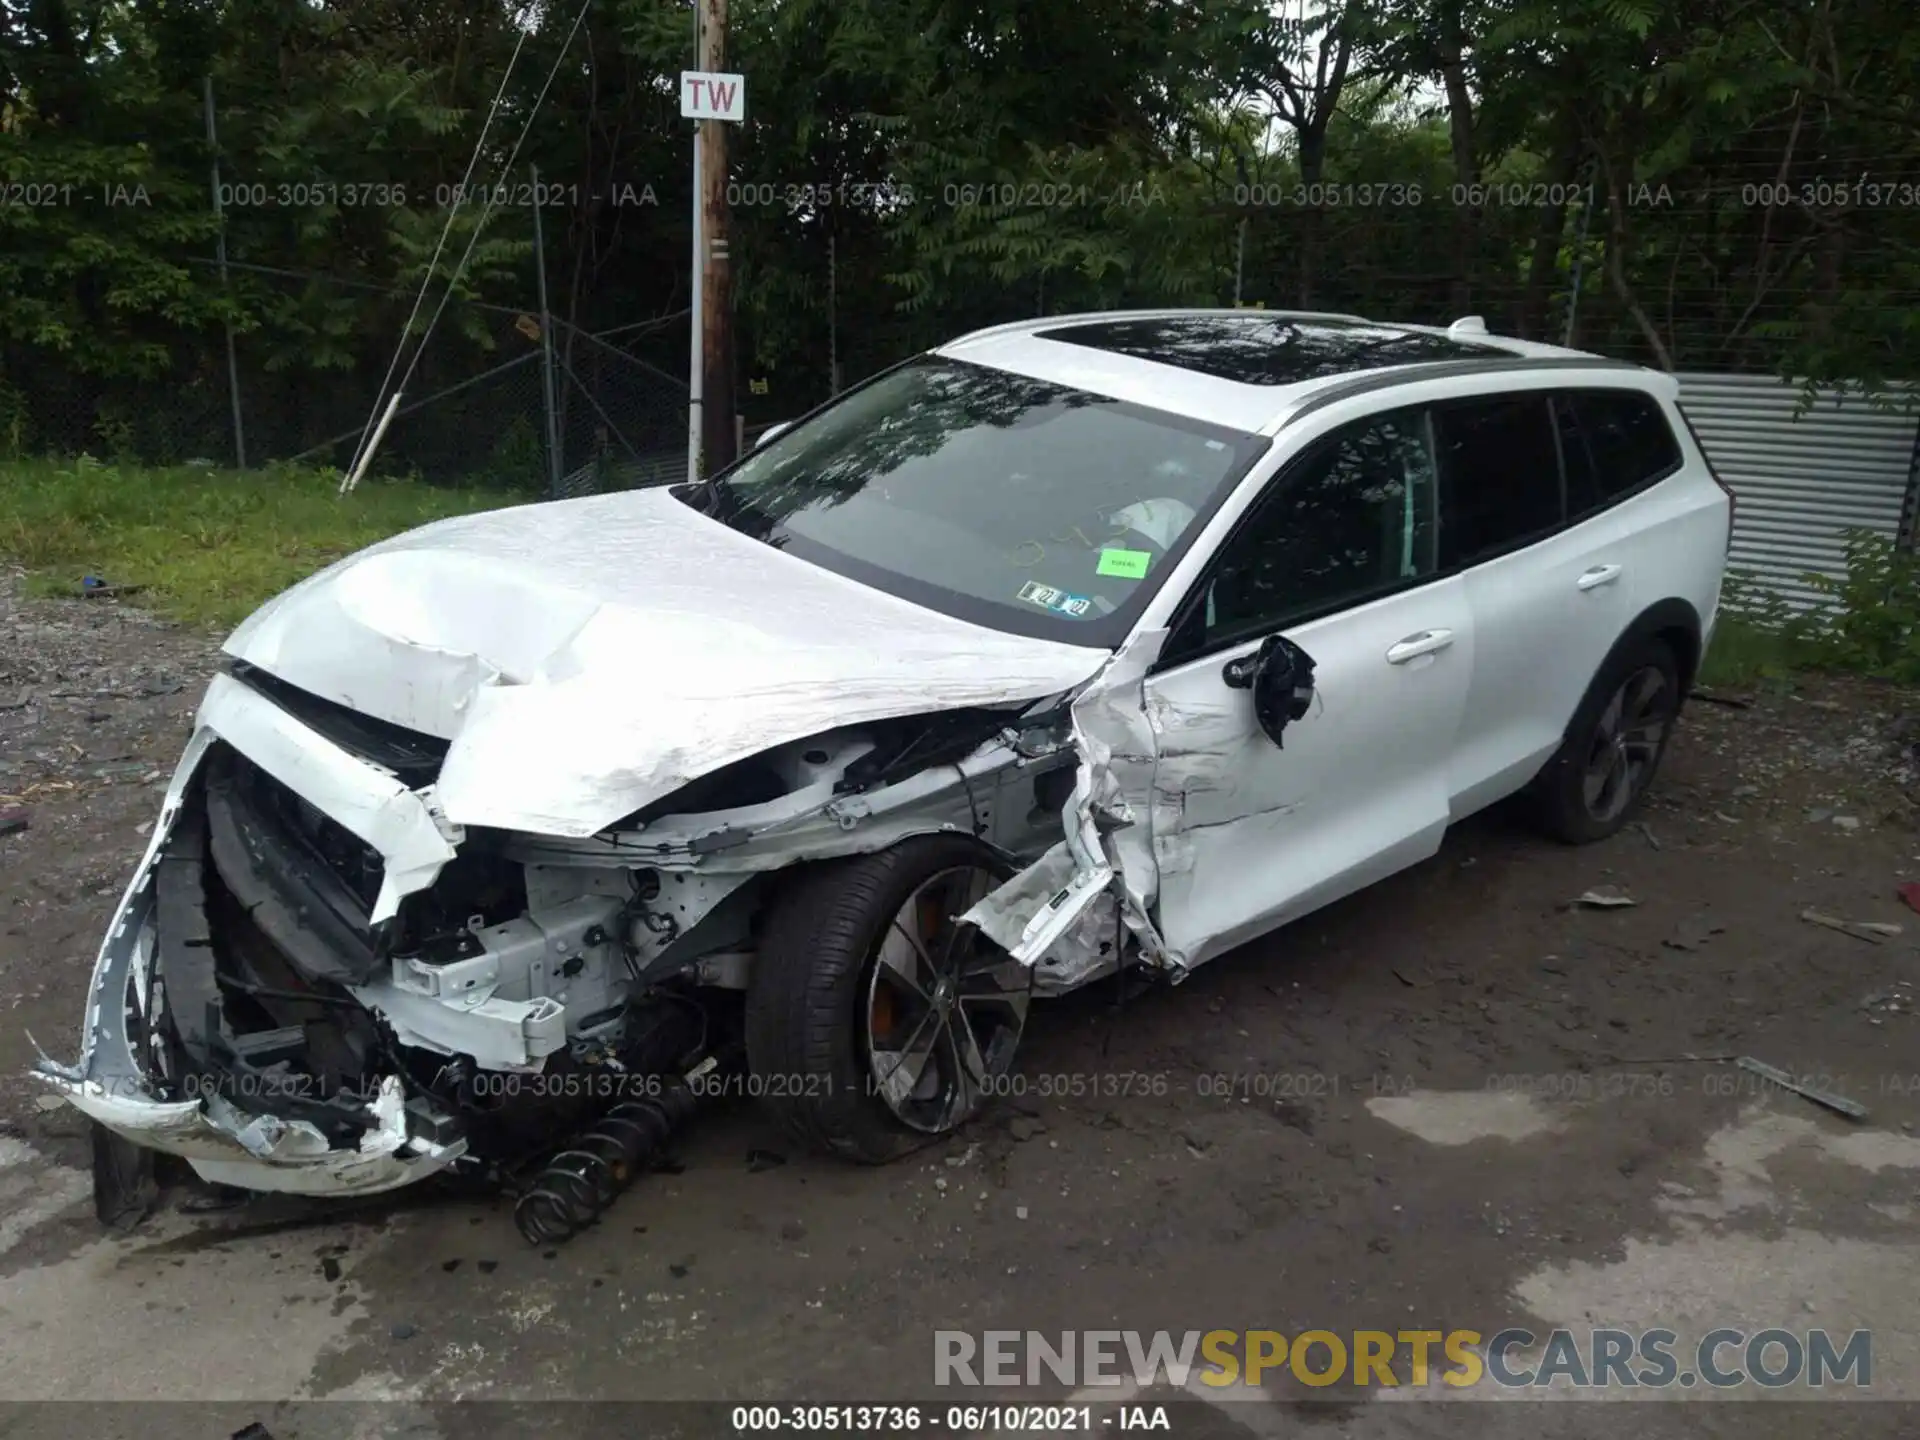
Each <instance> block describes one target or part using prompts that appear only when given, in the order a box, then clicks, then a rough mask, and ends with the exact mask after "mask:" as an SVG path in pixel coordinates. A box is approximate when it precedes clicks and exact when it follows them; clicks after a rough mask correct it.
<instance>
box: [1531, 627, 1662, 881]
mask: <svg viewBox="0 0 1920 1440" xmlns="http://www.w3.org/2000/svg"><path fill="white" fill-rule="evenodd" d="M1655 677H1657V680H1656V679H1655ZM1650 684H1657V691H1656V692H1655V693H1653V694H1651V695H1649V696H1648V697H1646V699H1645V701H1644V702H1643V701H1642V699H1641V696H1640V689H1641V687H1645V686H1648V685H1650ZM1616 701H1618V702H1619V707H1620V708H1619V709H1618V710H1617V711H1616V710H1615V709H1614V706H1615V702H1616ZM1680 702H1681V694H1680V665H1679V662H1678V660H1676V658H1675V657H1674V653H1673V647H1672V646H1670V645H1668V644H1667V642H1666V641H1664V640H1660V639H1656V638H1654V637H1653V636H1650V635H1649V636H1641V637H1636V638H1634V639H1630V640H1629V641H1627V643H1626V644H1624V645H1621V646H1620V647H1619V648H1618V649H1616V650H1615V651H1614V653H1613V654H1612V655H1610V656H1609V657H1608V658H1607V663H1606V664H1605V665H1603V666H1602V667H1601V669H1600V673H1599V674H1598V675H1596V676H1595V677H1594V680H1593V684H1592V685H1591V686H1589V687H1588V689H1587V693H1586V696H1585V698H1583V699H1582V700H1581V702H1580V708H1579V709H1578V710H1577V711H1575V712H1574V716H1573V721H1572V723H1571V724H1569V725H1568V726H1567V737H1566V740H1565V741H1564V742H1563V743H1562V744H1561V746H1560V749H1559V751H1558V752H1557V753H1556V754H1555V755H1554V757H1553V759H1551V760H1549V761H1548V762H1547V764H1546V768H1545V769H1543V770H1542V771H1541V772H1540V775H1539V777H1538V778H1537V779H1536V780H1535V782H1534V787H1533V789H1534V798H1535V801H1536V807H1537V810H1538V813H1539V817H1540V821H1541V824H1542V826H1543V828H1545V830H1546V831H1547V833H1548V834H1549V835H1551V836H1553V837H1554V838H1555V839H1557V840H1561V841H1564V842H1565V843H1567V844H1569V845H1588V844H1591V843H1593V842H1594V841H1596V840H1604V839H1606V838H1607V837H1608V836H1609V835H1612V834H1614V833H1616V832H1617V831H1618V830H1620V829H1621V827H1622V826H1624V825H1626V824H1627V823H1628V822H1629V821H1631V820H1632V819H1633V817H1634V816H1635V815H1636V814H1637V813H1638V812H1639V810H1640V807H1641V805H1642V804H1644V803H1645V801H1646V798H1647V791H1648V790H1649V789H1651V788H1652V785H1653V782H1654V779H1655V777H1656V776H1657V775H1658V774H1659V770H1660V762H1661V760H1662V759H1663V758H1664V757H1665V756H1666V753H1667V742H1668V741H1669V740H1671V739H1672V737H1673V726H1674V721H1675V720H1676V719H1677V718H1678V717H1679V713H1680ZM1643 703H1644V704H1645V705H1646V706H1648V707H1650V708H1647V709H1645V710H1644V711H1642V712H1641V713H1642V715H1643V717H1645V718H1647V719H1648V720H1649V722H1651V721H1654V720H1657V722H1658V732H1657V735H1654V736H1652V737H1651V738H1649V735H1648V732H1647V730H1646V728H1645V726H1644V725H1640V724H1637V723H1636V721H1635V718H1634V717H1635V713H1636V707H1638V706H1640V705H1642V704H1643ZM1610 725H1611V727H1612V730H1613V733H1612V734H1610V733H1609V727H1610ZM1627 732H1631V733H1633V734H1634V735H1635V736H1637V738H1635V739H1632V740H1628V741H1622V740H1621V738H1620V736H1621V735H1622V734H1625V733H1627ZM1603 763H1605V764H1607V765H1608V766H1609V767H1610V770H1609V773H1610V774H1613V773H1617V774H1621V775H1623V776H1624V783H1625V784H1626V785H1627V787H1628V788H1627V791H1626V793H1625V794H1624V796H1622V795H1621V794H1620V793H1619V791H1618V790H1617V789H1614V790H1608V789H1606V788H1605V787H1604V784H1603V785H1602V786H1601V787H1600V790H1599V796H1598V798H1596V775H1597V773H1598V769H1597V767H1599V766H1600V765H1601V764H1603ZM1621 765H1624V766H1625V767H1626V769H1625V770H1624V771H1619V770H1618V767H1619V766H1621Z"/></svg>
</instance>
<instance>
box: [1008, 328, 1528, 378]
mask: <svg viewBox="0 0 1920 1440" xmlns="http://www.w3.org/2000/svg"><path fill="white" fill-rule="evenodd" d="M1036 333H1037V334H1038V335H1039V337H1040V338H1041V339H1043V340H1060V341H1064V342H1065V343H1067V344H1069V345H1085V346H1087V347H1089V348H1090V349H1094V350H1109V351H1112V352H1113V353H1114V354H1116V355H1131V356H1133V357H1134V358H1135V359H1136V360H1151V361H1153V362H1154V363H1155V364H1159V365H1176V366H1178V367H1179V368H1180V369H1182V370H1196V371H1198V372H1199V373H1201V374H1202V375H1213V376H1216V377H1217V378H1219V379H1222V380H1235V381H1238V382H1239V383H1240V384H1242V385H1293V384H1297V383H1299V382H1300V381H1302V380H1320V379H1325V378H1326V377H1328V376H1331V375H1348V374H1351V373H1353V372H1354V371H1356V370H1371V369H1374V368H1376V367H1378V366H1381V365H1411V364H1415V363H1418V362H1421V361H1433V360H1478V359H1485V358H1486V357H1487V356H1489V355H1503V354H1505V353H1506V352H1504V351H1501V350H1496V349H1494V348H1493V347H1492V346H1489V345H1469V344H1465V343H1463V342H1461V341H1458V340H1449V339H1446V338H1445V337H1443V336H1439V335H1421V334H1418V333H1416V332H1413V331H1408V330H1395V329H1393V328H1391V327H1390V326H1386V325H1360V324H1355V323H1353V322H1351V321H1338V320H1287V319H1283V318H1281V317H1279V316H1261V315H1163V316H1159V317H1157V318H1153V319H1142V320H1095V321H1091V322H1089V323H1087V324H1084V325H1063V326H1061V327H1060V328H1059V329H1057V330H1041V331H1038V332H1036Z"/></svg>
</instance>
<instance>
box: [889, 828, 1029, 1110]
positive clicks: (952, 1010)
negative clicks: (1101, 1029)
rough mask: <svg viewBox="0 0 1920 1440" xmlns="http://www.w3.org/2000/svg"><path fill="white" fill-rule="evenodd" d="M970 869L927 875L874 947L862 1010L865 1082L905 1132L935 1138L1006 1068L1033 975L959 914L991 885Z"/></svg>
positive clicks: (972, 1105) (985, 873) (981, 871)
mask: <svg viewBox="0 0 1920 1440" xmlns="http://www.w3.org/2000/svg"><path fill="white" fill-rule="evenodd" d="M995 883H996V882H995V879H994V876H993V875H992V874H991V873H990V872H989V871H987V870H984V869H982V868H980V867H978V866H965V865H963V866H958V867H955V868H953V869H948V870H942V871H940V872H938V873H937V874H934V875H932V876H930V877H928V878H927V879H926V880H924V881H922V882H921V883H920V885H919V886H917V887H916V888H915V889H914V891H913V893H912V894H910V895H908V896H907V899H906V903H905V904H903V905H902V906H901V907H900V908H899V910H898V911H896V912H895V914H894V916H893V919H892V920H891V921H890V922H889V923H888V925H887V928H886V931H885V933H884V934H883V935H882V936H881V938H880V941H879V943H878V945H877V946H876V947H875V954H874V956H873V957H872V963H871V965H870V967H869V975H868V980H867V993H866V997H865V998H866V1005H865V1007H864V1013H865V1030H866V1035H865V1038H866V1042H867V1044H866V1050H867V1066H868V1077H869V1080H870V1083H871V1084H872V1086H873V1091H874V1094H876V1095H877V1096H878V1097H879V1098H880V1101H881V1103H883V1104H884V1105H885V1106H886V1107H887V1109H888V1110H890V1111H891V1112H892V1113H893V1115H894V1116H895V1117H896V1118H897V1119H898V1120H900V1122H901V1123H902V1124H904V1125H907V1126H909V1127H911V1128H912V1129H915V1130H919V1131H923V1132H925V1133H927V1134H940V1133H943V1132H945V1131H947V1130H951V1129H953V1128H954V1127H955V1126H957V1125H959V1124H960V1123H961V1122H962V1121H964V1120H965V1119H967V1117H968V1116H970V1115H971V1114H972V1113H973V1112H974V1111H975V1110H976V1109H977V1108H979V1105H980V1102H981V1100H982V1098H984V1096H985V1095H987V1094H988V1093H989V1092H990V1090H991V1088H992V1086H993V1084H994V1082H995V1081H996V1080H997V1079H998V1078H1000V1077H1001V1076H1004V1075H1005V1074H1006V1073H1007V1072H1008V1070H1009V1069H1011V1067H1012V1065H1013V1055H1014V1051H1015V1049H1016V1048H1017V1047H1018V1045H1019V1043H1020V1034H1021V1031H1022V1030H1023V1029H1024V1028H1025V1026H1026V1019H1027V1002H1028V999H1029V996H1030V992H1031V990H1032V984H1033V974H1032V972H1031V971H1030V970H1029V969H1028V968H1027V967H1026V966H1025V965H1022V964H1021V963H1020V962H1019V961H1017V960H1015V959H1013V957H1011V956H1010V955H1008V954H1007V952H1006V951H1004V950H1002V949H1000V948H999V947H998V946H997V945H994V944H993V943H992V942H991V941H989V940H988V939H987V938H986V937H985V936H984V935H982V934H981V933H980V932H979V930H978V929H977V928H975V927H974V926H972V925H963V924H962V923H961V922H960V916H961V915H963V914H965V913H966V911H967V910H969V909H971V908H972V907H973V905H974V904H975V902H977V901H978V900H980V899H981V898H982V897H983V896H985V895H986V894H987V892H988V891H989V890H991V889H992V888H993V887H994V884H995Z"/></svg>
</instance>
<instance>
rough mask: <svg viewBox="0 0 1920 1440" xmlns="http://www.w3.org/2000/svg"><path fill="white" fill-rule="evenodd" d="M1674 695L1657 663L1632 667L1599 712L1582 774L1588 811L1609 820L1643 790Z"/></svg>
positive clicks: (1598, 819)
mask: <svg viewBox="0 0 1920 1440" xmlns="http://www.w3.org/2000/svg"><path fill="white" fill-rule="evenodd" d="M1672 702H1673V693H1672V687H1671V686H1670V685H1669V684H1668V682H1667V677H1666V675H1665V674H1664V673H1662V672H1661V670H1660V669H1659V667H1657V666H1653V665H1648V666H1645V667H1643V668H1641V669H1639V670H1636V671H1634V673H1633V674H1631V675H1629V676H1628V677H1627V678H1626V680H1625V681H1624V682H1623V683H1622V684H1621V686H1620V688H1619V689H1618V690H1616V691H1614V693H1613V696H1612V698H1611V699H1609V700H1608V701H1607V705H1606V708H1605V709H1604V710H1602V711H1601V712H1600V719H1599V721H1598V723H1597V724H1596V725H1595V726H1594V731H1593V739H1592V742H1591V744H1590V745H1589V747H1588V751H1587V761H1586V765H1585V767H1584V769H1583V772H1582V775H1581V782H1580V796H1581V800H1582V801H1583V802H1584V803H1585V805H1586V808H1587V814H1588V815H1590V816H1591V817H1592V818H1593V819H1594V820H1595V821H1596V822H1598V823H1600V824H1603V825H1604V824H1607V823H1608V822H1610V821H1612V820H1615V819H1617V818H1619V816H1620V815H1621V814H1622V813H1623V812H1624V811H1625V810H1626V808H1627V807H1628V806H1629V805H1631V804H1632V803H1633V800H1634V797H1635V796H1636V795H1638V794H1639V793H1640V792H1641V790H1642V789H1644V788H1645V786H1646V783H1647V779H1648V777H1649V776H1651V775H1652V773H1653V767H1654V764H1655V763H1656V762H1657V761H1658V760H1659V758H1660V747H1661V744H1662V743H1663V742H1664V741H1665V739H1666V734H1667V726H1668V724H1670V723H1671V721H1672V719H1673V703H1672Z"/></svg>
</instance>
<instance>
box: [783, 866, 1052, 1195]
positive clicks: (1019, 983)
mask: <svg viewBox="0 0 1920 1440" xmlns="http://www.w3.org/2000/svg"><path fill="white" fill-rule="evenodd" d="M1004 878H1005V871H1004V867H1003V866H1001V864H1000V863H999V861H998V860H996V859H995V858H994V857H993V856H992V855H991V854H989V853H988V852H987V851H986V850H984V849H983V848H982V847H980V846H979V845H976V844H975V843H973V842H972V841H971V840H968V839H966V838H965V837H963V836H958V835H932V836H923V837H918V838H915V839H912V840H907V841H904V842H902V843H901V844H899V845H895V846H893V847H892V848H890V849H887V850H882V851H880V852H878V853H877V854H873V855H862V856H857V857H854V858H851V859H847V860H834V861H829V862H826V863H824V864H821V865H818V866H815V867H810V868H809V870H808V871H806V872H804V873H803V874H801V875H800V876H799V877H798V878H797V879H796V881H795V883H794V884H793V885H792V886H791V887H790V888H789V889H788V890H787V891H786V893H785V894H784V895H783V896H782V897H781V898H780V900H779V901H778V902H777V903H776V904H775V906H774V907H773V910H772V911H771V912H770V913H769V915H768V916H767V923H766V928H765V933H764V934H763V936H762V939H761V943H760V949H759V954H758V955H757V956H756V957H755V960H754V965H753V975H752V978H751V980H750V982H749V985H748V989H747V1016H746V1041H747V1061H748V1065H749V1068H750V1069H751V1071H752V1073H753V1075H754V1077H755V1084H756V1088H757V1089H758V1091H759V1093H760V1094H761V1095H762V1096H763V1098H764V1100H765V1103H766V1105H767V1107H768V1109H769V1110H770V1111H771V1112H772V1113H773V1115H774V1117H775V1118H776V1119H777V1120H778V1121H779V1122H780V1123H781V1124H782V1126H783V1127H784V1128H785V1129H786V1130H787V1131H788V1132H789V1133H791V1134H793V1135H794V1136H795V1137H796V1138H797V1139H799V1140H801V1141H802V1142H803V1143H805V1144H808V1145H810V1146H812V1147H814V1148H816V1149H820V1150H825V1151H829V1152H831V1153H833V1154H836V1155H841V1156H844V1157H846V1158H849V1159H853V1160H858V1161H862V1162H865V1163H868V1164H879V1163H883V1162H885V1161H888V1160H892V1159H895V1158H897V1157H898V1156H901V1155H904V1154H906V1153H907V1152H908V1151H910V1150H913V1149H916V1148H918V1147H919V1146H921V1145H924V1144H926V1143H927V1142H928V1141H930V1140H933V1139H936V1138H938V1137H940V1136H942V1135H947V1134H951V1133H952V1132H953V1131H955V1130H957V1129H959V1128H960V1127H961V1126H962V1125H964V1124H966V1122H967V1121H968V1120H970V1119H972V1118H973V1116H974V1115H975V1114H976V1113H978V1111H979V1109H980V1107H981V1105H982V1104H983V1103H984V1101H985V1100H986V1098H987V1097H988V1096H989V1095H990V1094H992V1093H993V1092H994V1090H995V1088H996V1085H997V1082H998V1081H1000V1080H1001V1079H1002V1078H1003V1077H1004V1076H1006V1075H1007V1073H1008V1072H1009V1071H1010V1070H1011V1068H1012V1065H1013V1056H1014V1051H1015V1048H1016V1047H1017V1046H1018V1045H1019V1042H1020V1035H1021V1032H1022V1031H1023V1030H1024V1029H1025V1027H1026V1018H1027V1003H1028V1000H1029V997H1030V993H1031V988H1032V980H1033V976H1032V972H1031V971H1030V970H1029V969H1028V968H1027V967H1026V966H1024V965H1022V964H1020V963H1019V962H1018V961H1017V960H1014V959H1013V958H1012V957H1011V956H1009V955H1008V954H1007V953H1006V952H1005V951H1004V950H1001V949H1000V948H999V947H998V946H996V945H994V944H993V943H992V942H991V941H989V940H988V939H987V938H986V937H985V936H984V935H982V934H981V933H980V932H979V931H978V930H977V929H975V928H974V927H973V926H971V925H963V924H961V923H960V918H959V917H960V916H961V915H962V914H964V913H965V912H966V911H967V910H969V909H970V908H972V906H973V905H974V903H975V902H976V901H978V900H980V899H981V898H982V897H983V896H985V895H986V894H987V893H988V892H989V891H990V890H992V889H993V888H994V887H995V886H996V885H997V884H999V883H1000V881H1001V880H1003V879H1004Z"/></svg>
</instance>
